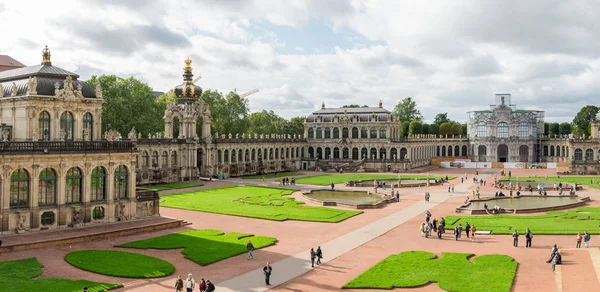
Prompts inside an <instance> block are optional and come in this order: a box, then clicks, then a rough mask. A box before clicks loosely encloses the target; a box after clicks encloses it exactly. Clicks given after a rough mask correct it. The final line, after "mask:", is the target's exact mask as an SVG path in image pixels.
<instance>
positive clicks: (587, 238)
mask: <svg viewBox="0 0 600 292" xmlns="http://www.w3.org/2000/svg"><path fill="white" fill-rule="evenodd" d="M583 245H584V246H585V248H588V247H590V234H589V233H588V232H587V230H586V231H585V233H584V234H583Z"/></svg>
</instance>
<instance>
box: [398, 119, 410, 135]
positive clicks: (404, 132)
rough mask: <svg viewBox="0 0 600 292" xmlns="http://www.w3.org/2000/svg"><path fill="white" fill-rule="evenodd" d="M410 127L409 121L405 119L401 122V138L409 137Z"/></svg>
mask: <svg viewBox="0 0 600 292" xmlns="http://www.w3.org/2000/svg"><path fill="white" fill-rule="evenodd" d="M409 128H410V122H409V121H404V122H402V123H400V138H406V137H408V131H409Z"/></svg>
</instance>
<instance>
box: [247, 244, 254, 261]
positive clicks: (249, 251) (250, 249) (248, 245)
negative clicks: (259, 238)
mask: <svg viewBox="0 0 600 292" xmlns="http://www.w3.org/2000/svg"><path fill="white" fill-rule="evenodd" d="M246 249H248V259H252V258H254V257H253V256H252V251H254V244H252V242H251V241H250V240H248V244H246Z"/></svg>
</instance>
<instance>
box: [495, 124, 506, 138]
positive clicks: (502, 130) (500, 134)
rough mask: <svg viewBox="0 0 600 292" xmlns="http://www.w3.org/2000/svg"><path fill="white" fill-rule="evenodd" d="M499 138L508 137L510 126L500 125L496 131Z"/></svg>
mask: <svg viewBox="0 0 600 292" xmlns="http://www.w3.org/2000/svg"><path fill="white" fill-rule="evenodd" d="M496 132H497V133H496V136H497V137H508V124H507V123H505V122H500V123H498V129H496Z"/></svg>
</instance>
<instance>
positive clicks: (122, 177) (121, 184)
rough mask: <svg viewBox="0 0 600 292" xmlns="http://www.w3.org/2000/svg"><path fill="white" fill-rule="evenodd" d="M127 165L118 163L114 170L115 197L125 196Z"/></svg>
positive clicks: (123, 197)
mask: <svg viewBox="0 0 600 292" xmlns="http://www.w3.org/2000/svg"><path fill="white" fill-rule="evenodd" d="M128 176H129V174H128V173H127V167H125V165H119V167H117V169H116V170H115V199H125V198H127V193H128V192H127V177H128Z"/></svg>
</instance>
